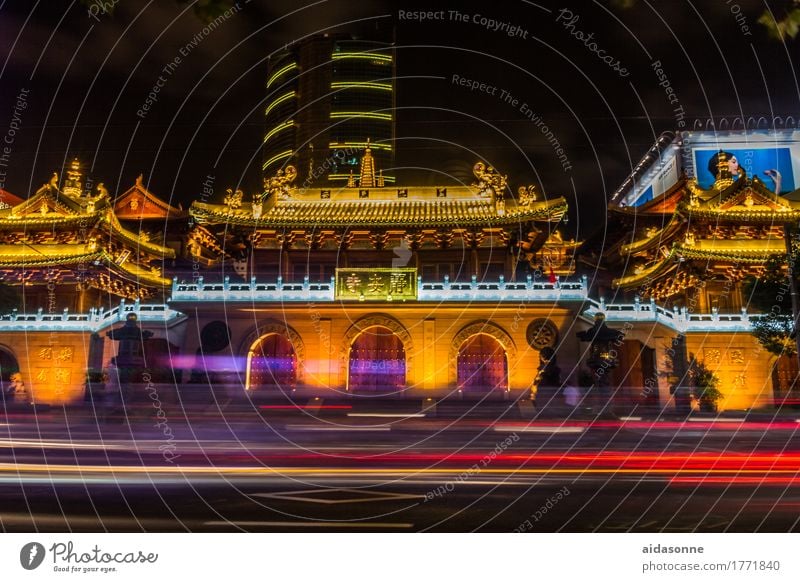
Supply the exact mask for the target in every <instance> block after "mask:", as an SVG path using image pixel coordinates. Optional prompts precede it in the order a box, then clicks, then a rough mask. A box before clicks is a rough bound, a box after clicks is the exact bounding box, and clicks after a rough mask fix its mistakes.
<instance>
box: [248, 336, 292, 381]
mask: <svg viewBox="0 0 800 582" xmlns="http://www.w3.org/2000/svg"><path fill="white" fill-rule="evenodd" d="M248 371H249V376H248V383H247V386H248V388H249V389H250V390H258V389H260V388H292V387H294V385H295V384H296V383H297V355H296V354H295V350H294V347H293V346H292V342H290V341H289V340H288V339H287V338H286V337H285V336H283V335H281V334H278V333H270V334H268V335H265V336H262V337H261V338H259V339H258V340H257V341H256V343H255V344H254V345H253V347H252V348H251V349H250V354H249V356H248Z"/></svg>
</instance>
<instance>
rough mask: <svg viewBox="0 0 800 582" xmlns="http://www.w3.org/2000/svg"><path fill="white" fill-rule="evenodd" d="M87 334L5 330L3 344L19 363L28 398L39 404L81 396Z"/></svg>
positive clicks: (59, 401) (75, 398) (61, 401)
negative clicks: (7, 331)
mask: <svg viewBox="0 0 800 582" xmlns="http://www.w3.org/2000/svg"><path fill="white" fill-rule="evenodd" d="M89 337H90V334H89V333H78V332H66V333H63V332H59V333H54V332H28V333H8V334H4V336H3V343H4V345H5V346H6V347H7V348H8V350H9V351H11V352H12V353H13V355H14V356H15V357H16V359H17V362H18V363H19V368H20V373H21V374H22V380H23V382H24V383H25V388H26V392H27V396H28V398H29V399H30V398H32V399H33V401H34V402H36V403H39V404H70V403H73V402H78V401H80V400H82V399H83V395H84V387H85V382H86V362H87V360H88V358H87V354H88V350H89Z"/></svg>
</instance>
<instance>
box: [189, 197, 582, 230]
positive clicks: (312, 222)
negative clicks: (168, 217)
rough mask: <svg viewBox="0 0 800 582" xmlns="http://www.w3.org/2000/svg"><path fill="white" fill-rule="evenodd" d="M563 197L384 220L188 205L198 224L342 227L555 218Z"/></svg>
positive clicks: (562, 206) (561, 210) (476, 223)
mask: <svg viewBox="0 0 800 582" xmlns="http://www.w3.org/2000/svg"><path fill="white" fill-rule="evenodd" d="M567 208H568V207H567V201H566V200H565V199H564V198H555V199H553V200H548V201H546V202H540V203H535V204H532V205H531V206H529V207H523V210H519V209H516V208H515V209H513V211H511V212H508V213H507V214H505V215H502V216H499V215H497V214H492V215H489V216H487V215H486V214H481V215H480V216H474V217H473V216H458V217H454V218H447V219H434V220H431V219H426V218H421V217H420V218H416V217H409V218H403V219H397V218H395V217H387V218H386V219H384V220H381V219H380V217H378V218H367V219H365V218H361V217H359V216H357V215H356V216H348V217H345V216H342V217H335V218H333V219H330V218H325V217H321V218H319V219H314V218H305V217H302V216H300V217H297V218H295V217H280V216H269V215H267V216H265V217H263V218H259V219H255V218H253V217H252V215H250V214H249V213H245V212H221V211H219V210H217V209H216V208H213V207H211V206H208V205H205V204H198V203H195V204H193V205H192V207H191V209H190V214H191V215H192V217H193V218H194V219H195V220H196V221H197V222H199V223H201V224H214V223H222V224H232V225H237V226H249V227H267V228H275V227H286V228H308V227H313V228H316V227H319V226H321V225H323V226H328V227H331V228H337V227H339V228H346V227H353V226H363V227H374V226H378V227H403V228H408V227H416V228H419V227H423V228H424V227H454V226H481V225H487V224H488V225H503V224H519V223H520V222H558V221H560V220H561V218H562V217H563V216H564V214H565V213H566V212H567Z"/></svg>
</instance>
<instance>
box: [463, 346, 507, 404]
mask: <svg viewBox="0 0 800 582" xmlns="http://www.w3.org/2000/svg"><path fill="white" fill-rule="evenodd" d="M456 366H457V368H456V369H457V374H458V388H459V389H460V390H463V391H465V392H490V391H492V390H506V389H507V388H508V358H507V357H506V352H505V350H504V349H503V346H502V345H501V344H500V342H499V341H497V339H495V338H494V337H492V336H490V335H487V334H484V333H480V334H477V335H474V336H472V337H470V338H467V339H466V340H465V341H464V343H462V344H461V347H460V348H459V350H458V362H457V364H456Z"/></svg>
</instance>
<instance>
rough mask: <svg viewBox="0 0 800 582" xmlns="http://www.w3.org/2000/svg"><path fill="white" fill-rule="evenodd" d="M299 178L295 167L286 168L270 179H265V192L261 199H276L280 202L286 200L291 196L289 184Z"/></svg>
mask: <svg viewBox="0 0 800 582" xmlns="http://www.w3.org/2000/svg"><path fill="white" fill-rule="evenodd" d="M295 178H297V169H296V168H295V167H294V166H286V167H285V168H284V169H282V170H278V171H277V172H276V174H275V175H274V176H272V177H270V178H264V192H263V193H262V195H261V199H262V200H264V199H266V198H270V197H274V198H276V199H279V200H286V199H288V198H289V197H290V196H289V188H290V186H289V184H291V183H292V182H294V180H295Z"/></svg>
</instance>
